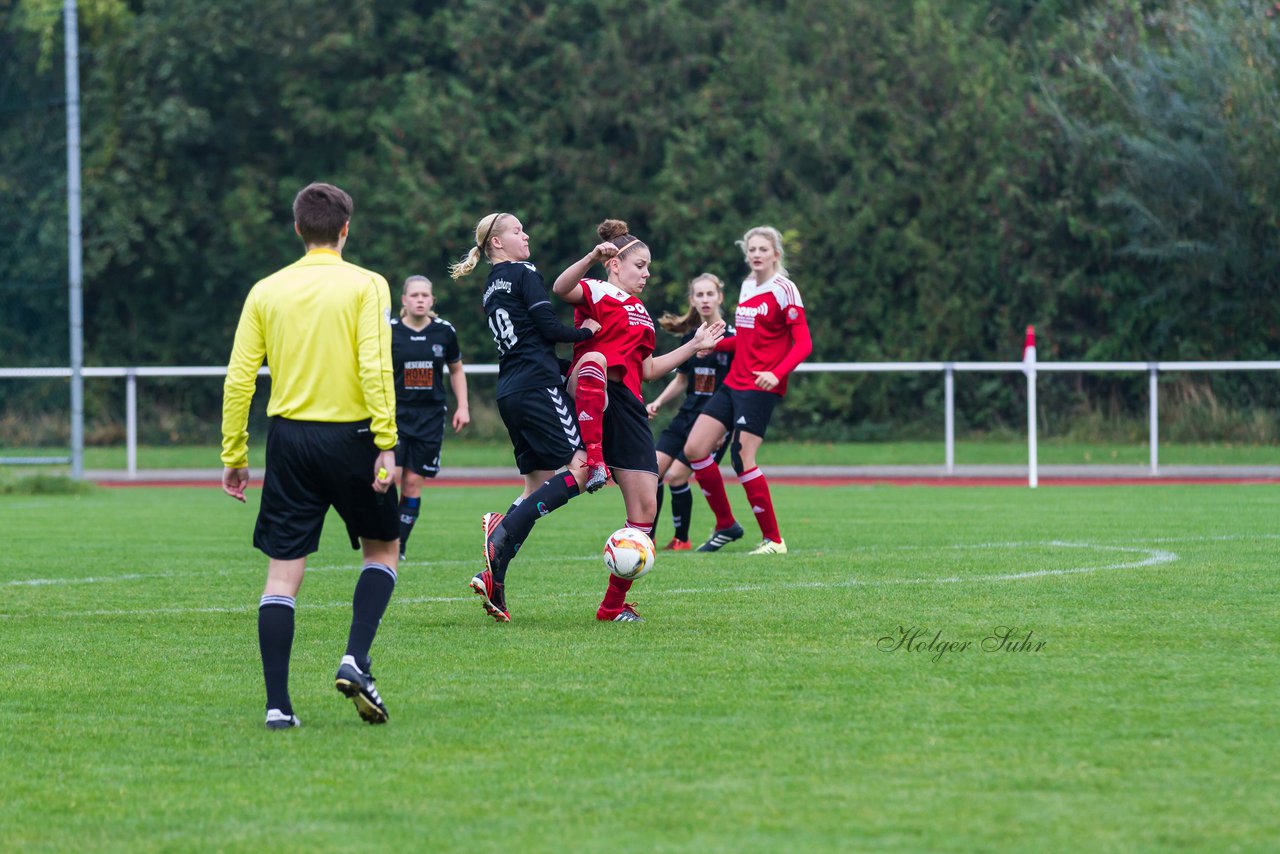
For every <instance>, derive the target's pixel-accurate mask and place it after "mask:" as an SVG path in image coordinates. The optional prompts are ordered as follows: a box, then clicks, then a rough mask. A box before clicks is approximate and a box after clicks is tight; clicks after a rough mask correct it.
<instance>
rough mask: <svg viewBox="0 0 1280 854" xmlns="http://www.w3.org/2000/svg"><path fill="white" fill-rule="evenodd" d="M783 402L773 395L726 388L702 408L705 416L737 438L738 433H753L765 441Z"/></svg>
mask: <svg viewBox="0 0 1280 854" xmlns="http://www.w3.org/2000/svg"><path fill="white" fill-rule="evenodd" d="M781 401H782V396H781V395H777V394H774V393H773V392H771V391H756V390H755V389H752V390H751V391H740V390H739V389H736V388H729V387H728V386H727V385H722V386H720V388H718V389H716V393H715V394H713V395H711V399H710V400H708V401H707V405H706V406H704V407H702V414H703V415H709V416H711V417H712V418H714V419H715V420H717V421H719V422H720V423H721V424H723V425H724V429H726V430H731V431H733V433H734V438H735V439H736V438H737V434H738V433H752V434H754V435H756V436H759V437H760V438H762V439H763V438H764V432H765V430H767V429H769V419H770V418H771V417H773V409H774V407H776V406H777V405H778V404H779V403H780V402H781Z"/></svg>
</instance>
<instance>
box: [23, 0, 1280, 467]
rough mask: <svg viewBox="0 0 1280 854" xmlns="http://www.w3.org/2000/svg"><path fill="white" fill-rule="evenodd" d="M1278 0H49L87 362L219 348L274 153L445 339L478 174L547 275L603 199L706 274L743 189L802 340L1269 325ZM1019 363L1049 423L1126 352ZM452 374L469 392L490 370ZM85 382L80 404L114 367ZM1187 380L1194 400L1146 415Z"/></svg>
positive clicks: (50, 270) (586, 242)
mask: <svg viewBox="0 0 1280 854" xmlns="http://www.w3.org/2000/svg"><path fill="white" fill-rule="evenodd" d="M61 5H62V4H61V3H60V2H59V0H0V25H2V26H3V29H2V30H0V117H3V118H2V121H0V198H3V200H4V201H3V204H2V205H0V241H3V244H2V246H0V305H3V309H2V311H0V353H2V354H3V363H4V364H5V365H6V366H24V365H30V366H43V365H62V364H66V362H67V355H66V354H67V338H66V327H67V298H66V268H67V262H66V237H65V228H66V209H65V188H66V183H65V182H66V176H65V165H66V161H65V157H66V150H65V144H66V141H65V125H64V103H63V83H64V78H63V61H64V58H63V53H62V51H63V43H62V26H63V22H62V17H61ZM1277 15H1280V4H1272V3H1263V2H1246V0H1197V2H1179V0H1170V2H1141V1H1140V0H1042V2H1027V1H1026V0H985V2H983V1H982V0H932V2H925V0H910V1H909V2H908V1H907V0H901V1H900V0H895V2H888V0H874V1H873V0H803V2H801V0H723V2H713V0H686V2H674V0H660V1H659V2H653V3H647V4H638V5H637V4H635V3H629V2H621V0H598V2H592V3H582V2H560V1H559V0H537V1H536V2H535V1H534V0H530V2H510V0H501V2H499V0H437V2H407V0H379V2H371V0H345V2H342V3H334V2H326V0H317V2H312V3H308V4H297V3H291V2H270V1H269V0H253V2H250V0H221V2H218V3H208V2H203V0H201V2H196V0H163V2H160V0H134V1H133V2H127V0H83V2H81V3H80V35H81V40H82V41H81V90H82V122H83V161H84V168H83V181H84V235H85V284H84V295H85V296H84V299H85V317H86V323H85V352H86V363H87V364H96V365H174V364H183V365H215V364H221V363H224V362H225V360H226V357H227V353H228V351H229V347H230V341H231V336H232V333H233V330H234V327H235V323H236V320H237V317H238V313H239V308H240V305H241V302H242V301H243V298H244V295H245V293H246V292H247V291H248V289H249V287H250V286H251V285H252V284H253V282H254V281H256V280H257V279H259V278H261V277H262V276H264V275H266V274H268V273H270V272H271V271H272V270H274V269H276V268H277V267H280V266H282V265H284V264H286V263H288V262H290V261H291V260H293V258H294V257H296V256H297V255H298V254H299V252H300V246H299V244H298V242H297V240H296V237H295V236H294V234H293V232H292V227H291V215H290V203H291V201H292V197H293V195H294V193H295V192H296V191H297V190H298V189H299V188H300V187H301V186H303V185H304V184H306V183H308V182H310V181H312V180H326V181H331V182H333V183H336V184H338V185H340V186H342V187H344V188H346V189H347V190H348V191H350V192H351V193H352V195H353V196H354V197H355V200H356V210H355V214H354V217H353V220H352V228H351V240H350V243H349V245H348V250H347V256H348V258H349V259H350V260H352V261H354V262H356V263H359V264H362V265H365V266H368V267H371V268H373V269H375V270H378V271H379V272H381V273H383V274H384V275H386V277H387V278H388V280H390V281H391V283H392V286H393V289H397V288H398V286H399V283H400V282H401V281H403V279H404V278H405V277H406V276H408V275H410V274H415V273H422V274H426V275H427V276H429V277H430V278H432V279H433V280H434V281H435V283H436V292H437V299H438V305H437V308H438V310H439V311H440V313H441V315H442V316H444V317H446V318H448V319H450V320H451V321H452V322H453V323H454V324H455V326H457V328H458V330H459V336H460V338H461V341H462V346H463V352H464V354H465V357H466V358H467V360H468V361H472V362H492V361H493V360H494V352H493V348H492V344H491V342H490V341H489V339H488V335H487V332H486V329H485V325H484V323H483V316H482V312H481V310H480V302H479V297H478V295H479V290H480V286H481V284H482V281H483V278H482V275H481V274H479V273H477V274H473V276H472V277H471V278H468V279H463V280H462V281H460V282H458V283H452V282H450V281H449V279H448V277H447V275H446V274H445V267H446V265H447V264H448V262H450V261H451V260H454V259H457V258H458V257H459V256H461V255H462V254H463V253H464V252H465V251H466V250H467V248H468V247H469V246H470V243H471V240H472V233H473V232H472V230H473V228H474V225H475V222H476V220H477V219H478V218H479V217H481V216H482V215H484V214H485V213H488V212H490V211H492V210H508V211H512V212H514V213H516V214H517V215H518V216H520V218H521V219H522V220H523V221H524V222H525V224H526V225H527V227H528V229H529V231H530V233H531V235H532V238H533V260H534V261H535V263H537V264H539V266H540V268H541V269H542V271H543V273H544V275H546V277H547V279H548V281H549V280H551V279H553V278H554V276H555V275H556V273H557V272H558V271H559V270H560V269H562V267H563V266H564V265H565V264H567V263H569V262H571V261H572V260H574V259H576V258H578V257H580V256H581V255H582V254H583V253H584V252H585V251H586V250H587V249H588V248H589V247H590V246H591V245H593V242H594V226H595V224H596V223H597V222H599V221H600V220H601V219H603V218H604V217H620V218H623V219H625V220H627V221H628V222H629V223H630V224H631V226H632V229H633V231H635V232H636V233H637V234H640V235H641V236H643V237H644V238H645V239H646V241H647V242H648V243H649V244H650V246H651V247H652V248H653V250H654V255H655V263H654V271H655V276H654V279H653V280H652V281H651V286H650V290H649V291H648V292H647V296H646V301H647V302H648V303H649V305H650V308H651V310H652V311H653V312H654V313H655V314H657V313H660V312H661V311H663V310H668V309H672V310H674V309H679V308H680V305H681V303H682V302H683V299H684V294H685V289H686V284H687V282H688V280H689V279H690V278H691V277H692V276H694V275H695V274H697V273H699V272H701V271H703V270H710V271H712V272H715V273H717V274H719V275H720V276H721V277H722V278H724V279H725V280H726V281H727V282H728V283H729V294H728V296H729V303H730V305H732V303H733V302H734V297H735V296H736V292H737V283H738V281H740V279H741V276H742V275H743V272H744V265H743V263H742V258H741V253H740V252H739V250H738V249H737V248H736V247H735V245H734V240H735V239H736V238H738V237H740V235H741V234H742V233H743V231H745V230H746V228H748V227H749V226H752V225H756V224H761V223H768V224H773V225H776V226H777V227H779V228H780V229H782V230H783V232H784V233H785V234H786V235H787V247H786V248H787V253H788V257H787V266H788V268H789V269H790V271H791V274H792V277H793V278H794V279H795V281H796V282H797V283H798V285H799V286H800V288H801V291H802V293H803V296H804V300H805V303H806V306H807V307H808V309H809V314H810V319H811V324H812V327H813V332H814V341H815V352H814V356H813V357H812V358H813V360H822V361H842V360H870V361H883V360H987V359H994V360H1011V359H1017V358H1018V357H1019V355H1020V352H1021V343H1022V332H1023V329H1024V327H1025V326H1026V325H1027V324H1035V325H1036V328H1037V330H1038V333H1039V339H1040V347H1039V352H1040V358H1041V359H1072V360H1086V359H1127V360H1133V359H1137V360H1145V359H1205V358H1215V359H1261V358H1275V356H1276V353H1277V343H1278V338H1280V329H1278V328H1277V322H1276V308H1275V306H1276V305H1277V302H1278V299H1277V297H1280V292H1278V291H1280V281H1278V276H1280V266H1278V265H1277V240H1276V235H1277V217H1278V216H1280V213H1278V211H1280V170H1278V169H1276V167H1275V164H1276V163H1277V162H1280V157H1278V155H1280V133H1278V132H1277V131H1278V130H1280V129H1278V128H1277V122H1278V121H1280V119H1278V116H1280V111H1278V109H1277V107H1278V106H1280V104H1278V103H1277V101H1278V100H1280V94H1278V89H1277V86H1278V84H1280V40H1278V36H1280V33H1278V31H1277ZM566 317H567V313H566ZM670 344H674V340H671V341H665V342H663V341H660V347H662V346H667V345H670ZM1044 382H1045V384H1046V392H1044V393H1042V394H1041V395H1040V401H1041V405H1042V407H1043V408H1044V418H1045V422H1044V423H1046V424H1049V425H1056V428H1055V429H1059V430H1061V431H1063V432H1071V431H1073V430H1074V431H1085V432H1094V433H1106V432H1108V431H1109V430H1110V431H1112V432H1117V431H1118V432H1119V433H1125V432H1126V431H1131V429H1132V426H1133V424H1134V423H1141V419H1142V416H1143V413H1144V412H1145V407H1146V402H1145V394H1146V390H1145V389H1146V387H1145V381H1144V379H1142V378H1137V377H1117V376H1108V375H1088V376H1079V377H1058V376H1054V377H1048V378H1045V380H1044ZM475 385H476V399H477V405H478V406H480V407H483V406H484V397H485V392H486V390H487V389H490V388H491V385H486V384H485V383H484V381H483V380H479V381H477V382H476V383H475ZM1166 386H1167V387H1168V388H1170V389H1171V390H1173V392H1174V393H1173V394H1170V395H1169V403H1170V405H1171V406H1172V407H1173V408H1172V409H1169V410H1167V416H1166V417H1167V418H1169V419H1173V420H1175V421H1177V420H1178V419H1179V418H1181V419H1182V420H1181V421H1178V425H1180V426H1178V427H1177V430H1175V432H1177V431H1178V430H1180V431H1182V434H1183V435H1184V437H1185V438H1205V437H1204V436H1199V435H1198V431H1199V432H1203V431H1210V432H1214V431H1216V432H1215V435H1220V434H1221V433H1222V431H1226V434H1227V436H1228V437H1232V438H1238V439H1242V440H1257V441H1271V440H1272V439H1274V437H1275V432H1276V431H1275V426H1274V419H1273V418H1272V417H1270V415H1269V413H1270V412H1272V411H1274V409H1275V407H1276V404H1277V403H1278V402H1280V382H1278V381H1277V380H1276V379H1274V378H1272V377H1270V376H1269V375H1248V376H1246V375H1233V376H1217V377H1214V378H1212V379H1208V378H1199V377H1192V378H1190V379H1185V378H1182V379H1171V380H1168V381H1166ZM86 389H87V394H88V408H89V414H90V417H91V419H96V421H95V423H96V424H97V425H98V428H99V429H97V430H96V432H95V431H93V430H91V432H90V436H91V437H94V436H100V437H103V440H104V441H105V440H107V439H108V438H110V436H111V435H114V433H115V432H117V431H116V429H115V427H114V426H113V425H118V422H119V417H120V416H119V413H120V412H121V410H122V405H123V404H122V399H123V388H122V384H120V383H116V382H105V381H97V382H90V383H88V384H87V386H86ZM654 393H656V391H655V392H654ZM1022 393H1023V392H1022V382H1021V379H1020V377H1017V376H1007V377H1006V376H980V375H968V376H966V377H965V378H964V380H963V381H961V382H958V383H957V402H958V408H959V411H960V413H961V423H960V427H961V429H962V430H973V431H983V430H998V429H1001V428H1005V427H1008V426H1009V425H1015V426H1016V425H1017V423H1018V422H1019V420H1020V418H1021V415H1020V409H1021V407H1022V406H1023V403H1022V400H1023V398H1022ZM65 396H66V390H65V384H62V383H20V382H12V381H6V382H4V383H0V408H2V411H3V413H4V417H3V424H4V426H5V432H6V434H7V438H6V443H7V444H8V443H22V442H23V441H24V440H25V441H36V440H38V439H39V438H40V437H41V436H44V435H54V434H57V433H58V431H59V430H60V429H61V428H59V427H58V426H57V425H58V424H60V423H61V421H62V420H64V418H65V406H66V404H65ZM941 398H942V394H941V380H940V378H939V377H937V376H925V375H914V376H913V375H907V376H897V377H894V378H885V377H876V376H856V375H848V374H832V375H824V376H808V377H804V378H803V381H801V382H798V383H796V385H795V388H794V393H793V395H792V396H791V399H790V401H789V405H788V406H787V407H785V408H784V409H783V410H780V413H779V422H778V423H779V429H781V430H786V431H789V432H790V434H792V435H798V436H810V437H822V438H862V439H876V438H889V437H893V436H915V435H932V434H936V433H937V432H938V431H940V429H941V427H940V425H941V416H940V414H939V413H940V408H941ZM219 399H220V388H219V387H218V385H217V384H216V383H206V382H203V381H201V382H193V383H179V382H174V383H154V384H152V385H151V387H150V388H149V390H148V393H147V394H146V395H145V396H144V397H143V401H144V405H145V406H147V407H151V408H152V409H153V410H154V411H153V412H152V413H151V416H150V417H149V418H148V419H147V420H148V423H150V424H153V425H155V424H160V423H163V424H165V425H167V426H166V427H165V428H164V430H163V431H162V433H163V435H162V436H158V437H157V436H152V437H150V438H152V440H157V439H159V440H164V441H169V440H172V441H191V440H209V439H210V438H212V437H216V435H217V428H216V421H217V413H218V406H219ZM1206 401H1208V404H1207V405H1208V406H1209V410H1212V413H1213V414H1212V415H1211V416H1205V418H1204V419H1203V423H1200V422H1197V420H1196V418H1194V417H1190V416H1187V417H1185V418H1184V417H1182V416H1180V415H1179V413H1178V410H1177V407H1178V406H1179V405H1181V404H1186V405H1187V406H1192V405H1194V406H1195V407H1198V409H1197V411H1200V410H1203V411H1206V412H1208V411H1209V410H1205V406H1206ZM1188 411H1190V410H1188ZM1224 412H1226V413H1234V415H1229V416H1226V417H1224V416H1223V413H1224ZM49 413H56V414H55V415H53V416H50V417H46V416H47V415H48V414H49ZM1260 413H1263V415H1260ZM1184 422H1185V423H1184ZM495 423H496V422H495ZM24 424H28V425H42V426H39V427H38V428H33V429H32V430H31V431H28V432H29V433H30V434H31V435H24V434H23V432H22V425H24ZM157 429H158V428H157ZM1213 437H1214V436H1208V438H1213ZM55 438H56V436H55ZM144 438H146V437H144Z"/></svg>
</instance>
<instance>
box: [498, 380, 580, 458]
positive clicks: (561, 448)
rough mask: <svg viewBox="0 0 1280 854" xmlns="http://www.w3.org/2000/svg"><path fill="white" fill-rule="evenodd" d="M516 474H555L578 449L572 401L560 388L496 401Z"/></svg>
mask: <svg viewBox="0 0 1280 854" xmlns="http://www.w3.org/2000/svg"><path fill="white" fill-rule="evenodd" d="M498 414H500V415H501V416H502V423H503V424H505V425H507V435H508V436H510V437H511V447H512V449H513V451H514V452H515V457H516V468H518V469H519V470H520V474H528V473H529V472H533V471H555V470H556V469H558V468H560V467H561V466H564V465H568V464H569V461H570V460H572V459H573V455H574V453H575V452H576V451H577V450H578V449H579V448H581V447H582V437H581V436H579V434H578V416H577V413H576V412H574V409H573V398H571V397H569V395H568V394H567V393H566V392H565V390H564V389H563V388H560V387H558V386H557V387H556V388H538V389H530V390H528V391H521V392H517V393H515V394H509V395H507V396H506V397H503V398H500V399H499V400H498Z"/></svg>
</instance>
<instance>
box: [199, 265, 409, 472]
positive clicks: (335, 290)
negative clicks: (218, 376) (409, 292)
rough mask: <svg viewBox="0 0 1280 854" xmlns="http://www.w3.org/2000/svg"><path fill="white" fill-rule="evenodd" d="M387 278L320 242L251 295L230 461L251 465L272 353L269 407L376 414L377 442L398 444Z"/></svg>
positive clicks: (232, 364)
mask: <svg viewBox="0 0 1280 854" xmlns="http://www.w3.org/2000/svg"><path fill="white" fill-rule="evenodd" d="M390 320H391V290H390V288H388V286H387V280H386V279H384V278H383V277H382V276H380V275H378V274H377V273H374V272H372V271H370V270H365V269H363V268H361V267H357V266H356V265H355V264H349V263H347V262H346V261H343V260H342V256H341V255H339V254H338V253H337V252H335V251H333V250H331V249H313V250H311V251H310V252H308V253H307V254H306V255H305V256H303V257H302V258H301V259H299V260H298V261H296V262H295V263H293V264H290V265H289V266H288V267H285V268H284V269H282V270H279V271H277V272H276V273H273V274H272V275H270V276H268V277H267V278H265V279H263V280H262V281H260V282H258V283H257V284H255V285H254V286H253V288H252V290H250V291H249V296H248V297H246V298H245V302H244V310H243V311H242V312H241V314H240V324H239V326H237V327H236V338H235V344H234V345H232V348H231V360H230V361H229V362H228V364H227V381H226V384H225V385H224V386H223V394H222V464H223V465H225V466H227V467H228V468H241V467H244V466H247V465H248V464H249V431H248V422H249V404H250V403H251V402H252V401H253V391H254V381H255V379H256V377H257V374H258V370H259V369H260V368H261V367H262V360H263V358H264V357H265V358H266V361H267V365H268V366H269V367H270V368H271V399H270V400H269V401H268V403H267V414H268V415H280V416H283V417H285V418H289V419H293V420H298V421H326V422H353V421H363V420H364V419H366V418H368V419H370V421H371V425H370V426H371V429H372V431H373V435H374V444H376V445H377V446H378V447H379V448H381V449H383V450H390V449H392V448H394V447H395V446H396V389H395V371H394V368H393V365H392V363H391V325H390Z"/></svg>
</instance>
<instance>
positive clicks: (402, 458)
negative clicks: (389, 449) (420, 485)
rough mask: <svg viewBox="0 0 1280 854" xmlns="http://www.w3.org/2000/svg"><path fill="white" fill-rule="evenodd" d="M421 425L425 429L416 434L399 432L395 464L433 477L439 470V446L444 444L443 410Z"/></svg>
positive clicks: (423, 475) (424, 475)
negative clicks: (407, 434)
mask: <svg viewBox="0 0 1280 854" xmlns="http://www.w3.org/2000/svg"><path fill="white" fill-rule="evenodd" d="M421 426H422V427H424V428H425V429H423V430H422V431H421V432H420V433H419V434H417V435H413V436H406V435H405V434H404V433H401V434H400V444H398V445H396V465H398V466H400V467H401V468H403V469H408V470H409V471H411V472H413V473H415V474H418V475H421V476H422V477H435V476H436V474H437V473H439V471H440V446H441V445H443V444H444V410H441V411H440V414H439V416H438V417H436V418H432V419H430V421H429V423H427V424H425V425H421Z"/></svg>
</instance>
